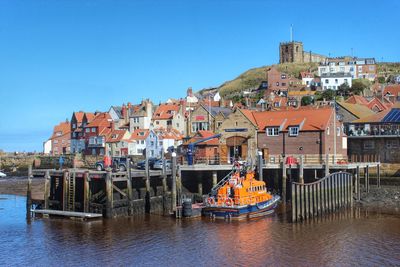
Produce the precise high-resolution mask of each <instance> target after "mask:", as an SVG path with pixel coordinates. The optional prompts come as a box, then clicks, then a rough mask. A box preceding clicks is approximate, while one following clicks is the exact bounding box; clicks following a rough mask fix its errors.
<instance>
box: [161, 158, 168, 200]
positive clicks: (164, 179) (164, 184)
mask: <svg viewBox="0 0 400 267" xmlns="http://www.w3.org/2000/svg"><path fill="white" fill-rule="evenodd" d="M162 154H163V156H162V159H163V166H162V187H163V192H164V194H166V193H167V191H168V185H167V166H166V160H165V156H164V152H163V153H162Z"/></svg>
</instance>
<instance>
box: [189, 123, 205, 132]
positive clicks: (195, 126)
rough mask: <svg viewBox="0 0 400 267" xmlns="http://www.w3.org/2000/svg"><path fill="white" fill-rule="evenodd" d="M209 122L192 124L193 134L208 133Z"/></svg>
mask: <svg viewBox="0 0 400 267" xmlns="http://www.w3.org/2000/svg"><path fill="white" fill-rule="evenodd" d="M208 129H209V128H208V122H192V132H197V131H208Z"/></svg>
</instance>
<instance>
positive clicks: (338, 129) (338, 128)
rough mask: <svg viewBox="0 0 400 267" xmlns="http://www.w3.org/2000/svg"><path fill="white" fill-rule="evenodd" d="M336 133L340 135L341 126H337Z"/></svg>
mask: <svg viewBox="0 0 400 267" xmlns="http://www.w3.org/2000/svg"><path fill="white" fill-rule="evenodd" d="M336 135H337V136H340V127H336Z"/></svg>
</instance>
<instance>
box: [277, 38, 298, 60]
mask: <svg viewBox="0 0 400 267" xmlns="http://www.w3.org/2000/svg"><path fill="white" fill-rule="evenodd" d="M303 62H304V57H303V43H302V42H295V41H293V42H287V43H280V44H279V63H303Z"/></svg>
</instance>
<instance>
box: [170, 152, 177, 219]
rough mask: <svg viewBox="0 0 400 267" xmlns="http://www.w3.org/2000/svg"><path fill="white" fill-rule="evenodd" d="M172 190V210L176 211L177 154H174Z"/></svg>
mask: <svg viewBox="0 0 400 267" xmlns="http://www.w3.org/2000/svg"><path fill="white" fill-rule="evenodd" d="M171 179H172V189H171V210H172V212H175V211H176V153H175V152H172V177H171Z"/></svg>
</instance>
